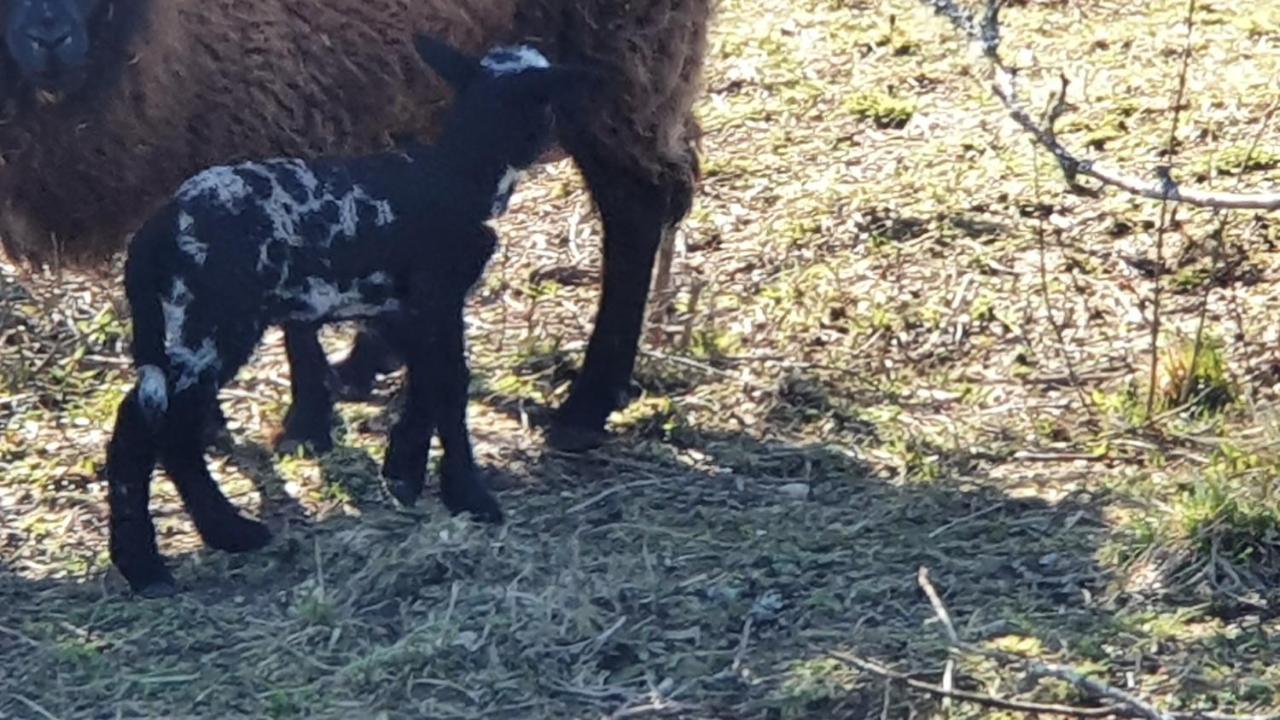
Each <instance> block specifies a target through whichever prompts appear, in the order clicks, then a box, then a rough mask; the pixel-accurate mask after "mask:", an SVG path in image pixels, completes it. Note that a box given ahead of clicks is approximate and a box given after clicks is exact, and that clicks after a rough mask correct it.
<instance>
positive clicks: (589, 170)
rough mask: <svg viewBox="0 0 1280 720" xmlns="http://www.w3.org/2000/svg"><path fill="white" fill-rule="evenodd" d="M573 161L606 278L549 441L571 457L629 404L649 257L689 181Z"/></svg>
mask: <svg viewBox="0 0 1280 720" xmlns="http://www.w3.org/2000/svg"><path fill="white" fill-rule="evenodd" d="M574 157H575V159H576V160H577V162H578V165H579V167H580V168H581V169H582V172H583V175H584V176H585V177H586V180H587V184H588V185H589V186H590V189H591V194H592V196H593V197H594V199H595V202H596V206H597V207H598V208H599V210H600V216H601V219H602V221H603V224H604V278H603V291H602V294H601V297H600V307H599V310H598V311H597V314H596V322H595V329H594V330H593V331H592V334H591V340H590V342H589V344H588V345H587V356H586V360H585V361H584V363H583V366H582V372H581V374H580V375H579V376H578V378H577V380H576V381H575V382H574V385H573V390H572V392H571V393H570V395H569V399H568V400H566V401H565V403H564V405H563V406H562V407H561V408H560V410H559V411H558V413H557V416H556V422H555V425H554V426H553V428H552V430H551V433H550V435H549V437H548V441H549V442H550V444H551V445H553V446H555V447H557V448H560V449H562V450H570V451H576V450H585V449H588V448H591V447H595V446H596V445H599V444H600V443H601V442H603V441H604V440H605V438H606V437H607V436H606V434H605V431H604V424H605V421H606V419H608V417H609V413H611V412H613V411H614V410H615V409H617V408H619V407H622V406H625V405H626V403H627V402H628V401H629V399H630V398H629V395H630V384H631V373H632V371H633V370H634V368H635V360H636V352H637V349H638V345H639V340H640V332H641V328H642V326H643V324H644V312H645V304H646V302H647V300H648V296H649V284H650V281H651V276H652V274H653V267H654V257H655V255H656V254H657V252H658V248H659V246H660V245H661V244H662V243H663V241H664V238H665V237H666V236H667V235H668V234H669V233H671V232H673V230H674V227H675V224H676V223H678V222H679V221H680V219H681V218H682V217H683V216H684V214H685V213H686V212H687V210H688V207H689V203H690V201H691V198H692V184H691V182H689V181H688V180H683V179H681V178H682V177H686V176H691V174H692V173H691V172H685V173H681V172H671V173H668V174H666V175H665V176H664V178H663V179H659V180H649V179H646V178H644V177H643V176H642V175H640V174H639V173H637V172H634V171H631V170H629V169H627V168H625V167H622V166H621V165H619V164H618V163H615V162H610V161H607V160H605V159H603V158H601V157H599V156H594V155H592V154H591V153H584V152H576V153H575V155H574Z"/></svg>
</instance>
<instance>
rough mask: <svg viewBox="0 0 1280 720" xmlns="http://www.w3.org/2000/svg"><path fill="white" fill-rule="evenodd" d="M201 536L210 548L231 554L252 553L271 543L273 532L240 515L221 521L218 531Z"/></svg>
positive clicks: (218, 524) (203, 533)
mask: <svg viewBox="0 0 1280 720" xmlns="http://www.w3.org/2000/svg"><path fill="white" fill-rule="evenodd" d="M201 535H202V536H203V537H204V542H205V544H206V545H208V546H209V547H211V548H213V549H214V550H222V551H223V552H229V553H245V552H252V551H254V550H259V549H261V548H263V547H266V545H267V543H269V542H271V531H270V530H268V529H267V526H266V525H263V524H262V523H260V522H258V521H257V520H250V519H249V518H246V517H241V516H239V515H236V516H234V517H233V518H231V519H228V520H220V521H219V522H218V523H217V529H216V530H212V531H209V532H207V533H205V532H202V533H201Z"/></svg>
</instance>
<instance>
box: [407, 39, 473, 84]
mask: <svg viewBox="0 0 1280 720" xmlns="http://www.w3.org/2000/svg"><path fill="white" fill-rule="evenodd" d="M413 44H414V47H416V48H417V50H418V55H419V56H420V57H421V58H422V61H423V62H425V63H426V64H427V67H429V68H431V69H432V70H435V71H436V72H437V73H439V74H440V77H442V78H444V79H445V82H447V83H449V85H450V87H452V88H453V89H454V91H455V92H461V91H462V90H464V89H466V87H467V86H468V85H470V84H471V82H472V81H473V80H475V78H476V76H477V75H479V74H480V71H481V68H480V62H479V61H478V60H476V59H475V58H473V57H470V56H468V55H467V54H465V53H463V52H462V51H460V50H458V49H457V48H455V47H453V46H452V45H450V44H448V43H446V42H444V41H443V40H440V39H438V38H434V37H432V36H430V35H419V36H417V37H416V38H414V40H413Z"/></svg>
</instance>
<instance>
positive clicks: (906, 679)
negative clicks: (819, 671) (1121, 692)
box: [831, 652, 1121, 718]
mask: <svg viewBox="0 0 1280 720" xmlns="http://www.w3.org/2000/svg"><path fill="white" fill-rule="evenodd" d="M831 657H833V658H835V659H837V660H840V661H841V662H845V663H848V664H850V665H852V666H854V667H856V668H858V669H859V670H862V671H863V672H868V673H871V674H872V675H876V676H879V677H882V678H884V679H885V680H888V681H890V682H893V683H896V684H898V685H904V686H906V687H909V688H912V689H914V690H920V691H923V692H927V693H929V694H930V695H936V696H937V697H941V698H949V699H951V700H961V701H964V702H970V703H974V704H975V705H982V706H984V707H992V708H999V709H1001V710H1013V711H1015V712H1024V713H1034V714H1038V715H1062V716H1066V717H1076V718H1111V717H1116V713H1117V712H1118V711H1119V710H1120V709H1121V708H1119V707H1100V708H1080V707H1072V706H1070V705H1046V704H1043V703H1033V702H1023V701H1021V700H1009V699H1006V698H1002V697H997V696H995V695H988V694H984V693H975V692H968V691H966V690H948V689H946V688H943V687H941V686H938V685H933V684H931V683H927V682H924V681H922V680H916V679H915V678H913V677H911V676H909V675H905V674H903V673H900V672H898V671H896V670H890V669H889V668H887V667H885V666H883V665H880V664H878V663H875V662H872V661H870V660H867V659H866V658H861V657H858V656H857V655H853V654H852V653H847V652H832V653H831Z"/></svg>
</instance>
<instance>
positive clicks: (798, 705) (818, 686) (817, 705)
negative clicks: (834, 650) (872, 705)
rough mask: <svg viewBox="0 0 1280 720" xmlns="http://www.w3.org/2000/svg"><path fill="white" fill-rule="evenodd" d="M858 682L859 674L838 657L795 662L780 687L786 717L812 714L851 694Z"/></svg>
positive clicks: (809, 715) (784, 716) (782, 713)
mask: <svg viewBox="0 0 1280 720" xmlns="http://www.w3.org/2000/svg"><path fill="white" fill-rule="evenodd" d="M857 685H858V675H857V673H856V672H854V671H852V670H850V669H849V668H848V666H846V665H845V664H844V663H841V662H840V661H838V660H834V659H830V658H818V659H815V660H806V661H804V662H798V663H795V664H793V665H792V666H791V667H790V668H789V669H788V670H787V673H786V676H785V677H784V678H783V680H782V686H781V687H780V688H779V690H778V698H777V700H778V703H779V710H780V712H781V715H782V717H783V718H786V719H787V720H790V719H792V718H797V719H798V718H807V717H812V716H813V714H814V713H815V712H818V711H820V709H821V708H823V707H826V706H827V705H828V704H830V703H831V702H832V701H836V700H841V699H844V698H847V697H848V696H849V695H850V694H852V692H853V691H854V690H855V689H856V687H857Z"/></svg>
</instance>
